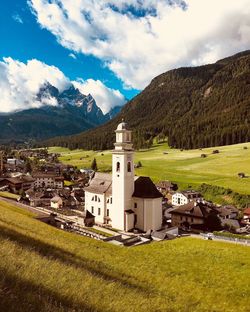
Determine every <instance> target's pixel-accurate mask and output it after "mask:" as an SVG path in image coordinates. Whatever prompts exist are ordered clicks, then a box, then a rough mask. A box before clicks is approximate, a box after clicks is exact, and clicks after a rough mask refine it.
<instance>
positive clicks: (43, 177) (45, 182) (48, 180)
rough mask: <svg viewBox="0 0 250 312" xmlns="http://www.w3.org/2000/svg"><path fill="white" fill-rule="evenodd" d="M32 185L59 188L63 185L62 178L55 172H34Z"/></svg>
mask: <svg viewBox="0 0 250 312" xmlns="http://www.w3.org/2000/svg"><path fill="white" fill-rule="evenodd" d="M33 178H34V179H35V182H34V186H35V187H36V188H55V189H57V188H58V189H61V188H63V185H64V178H63V177H61V176H57V175H55V174H46V173H38V174H34V175H33Z"/></svg>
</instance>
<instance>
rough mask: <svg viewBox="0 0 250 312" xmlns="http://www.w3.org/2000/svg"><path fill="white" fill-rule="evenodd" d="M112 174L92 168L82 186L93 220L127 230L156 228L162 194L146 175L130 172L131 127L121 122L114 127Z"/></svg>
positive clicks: (131, 166)
mask: <svg viewBox="0 0 250 312" xmlns="http://www.w3.org/2000/svg"><path fill="white" fill-rule="evenodd" d="M115 132H116V142H115V144H114V145H115V149H114V150H113V151H112V175H110V174H107V173H99V172H96V173H95V176H94V178H93V179H92V180H91V181H90V184H89V186H88V187H86V188H85V209H86V210H88V211H90V212H91V213H92V214H93V215H94V216H95V221H96V223H102V224H110V225H111V226H112V227H113V228H116V229H119V230H124V231H130V230H133V229H139V230H141V231H144V232H146V231H148V230H150V229H151V230H158V229H160V228H161V225H162V194H161V193H160V192H159V191H158V190H157V188H156V186H155V185H154V183H153V182H152V181H151V179H150V178H149V177H142V176H141V177H138V176H135V175H134V150H133V146H132V137H131V133H132V131H130V130H128V127H127V124H126V123H125V122H122V123H120V124H119V125H118V127H117V129H116V131H115Z"/></svg>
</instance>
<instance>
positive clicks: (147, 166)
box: [49, 143, 250, 194]
mask: <svg viewBox="0 0 250 312" xmlns="http://www.w3.org/2000/svg"><path fill="white" fill-rule="evenodd" d="M246 148H247V149H246ZM49 150H50V152H59V153H61V157H60V160H61V161H62V162H63V163H66V164H67V163H68V164H72V165H75V166H77V167H78V168H89V167H90V165H91V162H92V160H93V158H94V157H95V158H96V160H97V165H98V168H99V170H100V171H110V170H111V151H100V152H94V151H84V150H74V151H69V150H68V149H64V148H60V147H53V148H50V149H49ZM214 150H219V154H212V152H213V151H214ZM201 154H206V155H207V157H206V158H201ZM138 161H141V163H142V167H141V168H139V169H136V174H137V175H146V176H150V177H151V178H152V179H153V180H154V182H158V181H160V180H171V181H173V182H177V183H178V185H179V186H180V188H182V189H184V188H186V187H188V186H192V187H196V186H198V185H200V184H201V183H208V184H212V185H218V186H223V187H229V188H231V189H233V190H234V191H236V192H239V193H242V194H250V143H244V144H236V145H229V146H220V147H213V148H204V149H202V150H199V149H196V150H187V151H185V150H184V151H180V150H176V149H171V148H169V147H168V145H167V144H155V145H154V146H153V147H152V148H150V149H149V150H143V151H137V152H136V154H135V162H138ZM240 172H243V173H245V175H246V176H247V177H246V178H243V179H241V178H239V177H238V173H240Z"/></svg>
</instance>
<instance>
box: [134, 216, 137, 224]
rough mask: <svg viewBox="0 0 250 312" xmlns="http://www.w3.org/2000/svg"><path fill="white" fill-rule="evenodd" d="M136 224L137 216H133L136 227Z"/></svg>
mask: <svg viewBox="0 0 250 312" xmlns="http://www.w3.org/2000/svg"><path fill="white" fill-rule="evenodd" d="M136 223H137V215H136V214H135V218H134V226H135V225H136Z"/></svg>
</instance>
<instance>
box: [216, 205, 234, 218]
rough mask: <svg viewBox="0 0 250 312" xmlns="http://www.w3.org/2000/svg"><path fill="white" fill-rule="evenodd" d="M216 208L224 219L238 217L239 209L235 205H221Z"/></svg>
mask: <svg viewBox="0 0 250 312" xmlns="http://www.w3.org/2000/svg"><path fill="white" fill-rule="evenodd" d="M216 209H217V211H218V212H219V216H220V218H221V219H222V220H228V219H236V218H237V217H238V215H239V210H238V209H237V208H236V207H234V206H220V207H217V208H216Z"/></svg>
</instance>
